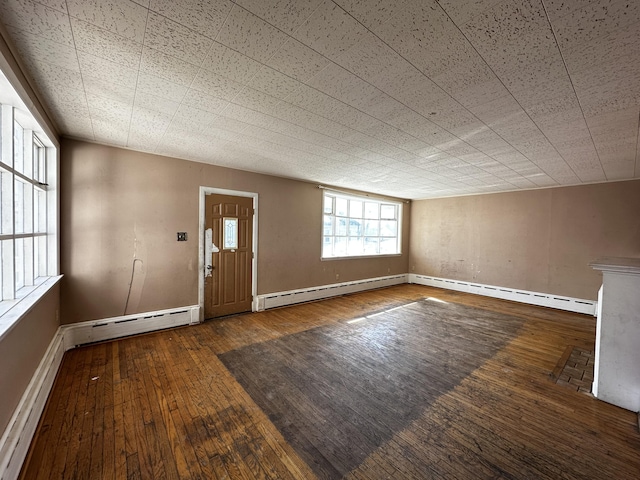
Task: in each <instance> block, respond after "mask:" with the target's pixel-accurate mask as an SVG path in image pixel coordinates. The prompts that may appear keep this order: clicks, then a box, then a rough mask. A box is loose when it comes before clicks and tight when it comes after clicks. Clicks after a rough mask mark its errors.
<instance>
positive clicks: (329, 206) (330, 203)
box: [324, 195, 334, 213]
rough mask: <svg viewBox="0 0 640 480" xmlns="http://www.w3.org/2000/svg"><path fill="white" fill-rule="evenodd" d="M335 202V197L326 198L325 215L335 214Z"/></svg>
mask: <svg viewBox="0 0 640 480" xmlns="http://www.w3.org/2000/svg"><path fill="white" fill-rule="evenodd" d="M333 200H334V197H332V196H330V195H325V196H324V213H333Z"/></svg>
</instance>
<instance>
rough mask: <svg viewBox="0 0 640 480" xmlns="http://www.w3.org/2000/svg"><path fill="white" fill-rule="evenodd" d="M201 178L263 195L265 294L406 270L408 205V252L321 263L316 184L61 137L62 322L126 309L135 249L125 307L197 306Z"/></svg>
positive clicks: (261, 278) (261, 274)
mask: <svg viewBox="0 0 640 480" xmlns="http://www.w3.org/2000/svg"><path fill="white" fill-rule="evenodd" d="M200 186H208V187H216V188H225V189H232V190H239V191H248V192H257V193H258V195H259V226H258V230H259V232H258V239H259V243H258V293H259V294H264V293H270V292H277V291H283V290H291V289H297V288H304V287H309V286H314V285H324V284H330V283H336V282H337V281H340V282H341V281H348V280H356V279H362V278H369V277H378V276H384V275H389V274H399V273H406V272H407V269H408V258H409V256H408V253H407V252H408V237H409V229H408V223H409V222H408V219H409V217H410V208H409V205H405V207H406V209H405V218H406V219H407V220H406V221H405V230H404V246H403V252H405V253H404V254H403V255H402V256H398V257H392V258H389V257H387V258H379V259H350V260H333V261H324V262H322V261H320V241H321V226H322V218H321V215H322V212H321V199H322V191H321V190H320V189H318V188H317V185H314V184H310V183H306V182H300V181H295V180H289V179H284V178H279V177H273V176H268V175H260V174H255V173H248V172H243V171H239V170H232V169H227V168H221V167H215V166H212V165H207V164H203V163H196V162H189V161H185V160H178V159H174V158H168V157H161V156H157V155H150V154H143V153H138V152H133V151H129V150H124V149H118V148H112V147H105V146H101V145H96V144H91V143H86V142H80V141H75V140H69V139H64V140H63V141H62V149H61V191H62V198H61V244H62V246H61V269H62V272H63V273H64V275H65V277H64V279H63V283H62V292H61V295H62V300H61V301H62V312H61V313H62V323H72V322H78V321H83V320H91V319H98V318H106V317H112V316H118V315H123V314H124V309H125V303H126V299H127V293H128V288H129V283H130V280H131V272H132V263H133V259H134V256H135V257H136V258H139V259H141V260H142V261H143V264H142V268H141V269H139V267H140V264H139V263H138V265H137V266H136V274H135V276H134V281H133V287H132V291H131V295H130V299H129V304H128V308H127V312H126V313H127V314H130V313H139V312H147V311H154V310H159V309H164V308H172V307H180V306H186V305H195V304H197V303H198V271H197V270H198V200H199V199H198V196H199V187H200ZM178 231H185V232H187V234H188V238H189V239H188V241H187V242H177V241H176V232H178ZM336 274H338V275H339V279H338V280H336Z"/></svg>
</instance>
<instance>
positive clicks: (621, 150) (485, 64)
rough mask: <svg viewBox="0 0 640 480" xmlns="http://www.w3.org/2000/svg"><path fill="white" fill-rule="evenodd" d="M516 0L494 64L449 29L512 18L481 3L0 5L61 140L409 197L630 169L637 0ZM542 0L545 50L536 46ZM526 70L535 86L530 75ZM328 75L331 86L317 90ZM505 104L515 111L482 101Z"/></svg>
mask: <svg viewBox="0 0 640 480" xmlns="http://www.w3.org/2000/svg"><path fill="white" fill-rule="evenodd" d="M42 3H46V6H45V5H43V4H42ZM208 3H209V2H207V4H208ZM438 3H439V4H438ZM516 3H518V4H521V5H520V6H521V7H522V8H525V7H527V8H529V6H533V8H530V9H529V14H530V16H531V15H533V17H532V18H534V19H537V20H536V21H534V22H527V23H525V24H522V21H521V19H518V18H516V19H515V24H516V25H520V26H521V27H522V28H524V29H525V30H526V29H527V28H528V29H529V32H528V33H527V35H528V37H527V38H526V39H525V41H524V42H523V41H522V40H520V41H518V39H517V38H516V39H515V40H514V41H513V42H511V43H509V42H507V43H506V46H507V47H509V48H511V49H512V54H511V55H509V56H507V57H504V56H503V57H500V55H498V53H499V50H500V48H499V47H504V46H505V44H504V42H503V43H501V44H499V46H498V47H495V46H494V47H492V48H490V49H489V50H487V51H486V54H485V55H478V54H477V53H476V52H479V51H482V52H484V51H483V50H482V48H481V47H482V46H483V45H484V44H483V43H482V41H480V40H479V41H478V42H475V43H474V42H472V41H469V40H468V39H467V37H466V36H465V35H463V34H462V32H463V28H464V27H465V25H467V24H469V25H473V22H476V23H478V22H479V21H480V20H483V19H484V20H486V19H487V18H488V16H489V15H494V14H495V12H502V14H503V17H504V15H505V12H506V13H508V12H509V11H512V8H513V2H506V1H505V2H503V1H495V0H485V1H483V2H462V1H458V0H456V1H455V2H454V1H453V0H440V2H435V1H429V2H427V1H413V0H402V1H391V0H377V1H375V2H360V1H357V0H340V1H336V2H332V1H328V0H324V1H322V0H311V1H308V2H307V1H305V2H301V1H295V0H278V1H275V0H274V1H258V0H238V1H236V2H231V1H229V0H226V1H220V2H217V3H215V6H213V4H211V5H209V7H214V10H202V8H203V5H205V4H203V3H201V2H198V1H196V0H183V1H180V2H175V1H170V0H151V1H148V2H144V1H138V2H134V3H130V2H115V3H114V2H112V1H111V2H109V1H101V0H90V1H81V0H68V1H67V2H66V3H65V2H64V1H63V0H46V1H45V0H43V1H42V2H40V3H38V2H32V1H31V0H20V1H19V0H7V1H6V2H3V6H2V7H0V12H2V14H3V16H2V18H3V20H2V21H3V22H6V25H5V27H6V28H7V30H8V33H9V36H10V38H11V39H12V40H13V42H14V43H15V44H16V45H17V50H18V52H19V54H20V55H21V57H22V59H23V61H24V62H23V63H24V64H25V66H26V67H27V69H28V71H29V72H30V73H31V76H32V77H33V78H34V82H35V84H36V86H37V88H39V90H40V91H41V93H42V94H43V95H44V96H45V98H46V99H47V100H48V101H49V102H48V106H49V107H50V109H51V111H52V112H53V113H54V114H55V118H56V119H57V120H58V121H59V124H60V126H62V127H63V128H64V129H65V132H67V133H69V134H71V135H73V136H75V137H80V138H88V139H92V140H97V141H100V142H103V143H110V144H114V145H125V146H126V145H127V141H126V140H124V141H123V137H124V134H125V132H126V135H127V136H130V138H131V142H129V144H128V147H129V148H131V147H135V148H138V149H140V150H144V151H156V152H157V153H163V152H171V153H172V154H173V155H175V156H178V157H180V158H192V159H196V160H198V161H206V162H209V163H218V164H225V165H227V166H232V167H234V168H246V169H248V170H252V171H265V172H269V173H276V174H281V175H283V176H292V173H291V172H295V173H296V175H300V176H301V177H303V178H305V179H308V180H313V181H318V182H325V183H328V181H327V180H325V178H326V179H338V180H339V181H340V182H341V183H340V184H339V186H344V187H349V186H350V185H349V182H350V178H353V179H354V182H355V181H356V179H357V184H358V186H359V188H363V189H365V190H370V191H377V192H380V193H385V194H391V195H398V196H407V197H411V198H428V197H432V196H444V195H447V196H448V195H454V194H466V193H474V192H476V193H477V192H485V191H491V190H492V189H495V190H496V191H498V190H515V189H519V188H535V187H542V186H550V185H557V184H575V183H581V182H592V181H601V180H602V179H603V173H602V172H603V169H604V172H606V174H607V176H611V178H631V177H634V176H637V175H638V173H639V172H638V170H639V169H638V162H639V161H640V154H639V151H638V104H639V103H640V102H639V101H638V92H639V90H640V88H639V87H638V80H637V78H638V75H637V72H638V69H637V65H638V64H640V62H638V61H637V59H638V58H637V48H636V46H637V44H638V40H637V39H638V37H639V35H637V33H638V22H639V17H638V15H639V14H638V11H639V10H640V8H637V7H638V6H637V5H632V6H631V7H629V6H626V7H625V5H624V4H625V2H622V1H614V2H606V3H607V5H606V7H607V8H608V11H609V12H613V13H610V14H609V15H608V16H607V15H605V18H600V17H599V16H598V15H600V16H602V15H601V13H599V11H598V8H599V7H600V6H601V4H603V3H604V1H599V0H593V1H592V2H587V3H585V2H578V3H579V5H577V4H571V5H567V4H566V2H564V3H563V2H559V1H555V0H545V2H544V5H543V4H542V2H540V1H532V2H522V1H517V2H516ZM569 3H571V2H569ZM634 3H635V2H634ZM116 7H117V8H116ZM572 7H573V8H572ZM67 8H68V10H67ZM541 8H543V9H546V12H547V13H548V17H549V20H548V23H547V27H546V28H549V24H552V25H553V27H554V29H555V31H556V32H557V38H558V42H559V43H560V45H559V46H558V45H556V44H555V41H554V42H552V44H545V43H544V42H543V41H538V40H544V39H543V38H541V37H540V34H541V32H543V30H544V21H543V20H545V18H542V19H541V18H539V15H540V13H541V11H540V10H541ZM198 9H200V10H198ZM430 9H431V10H430ZM434 9H435V10H434ZM123 11H124V12H125V13H124V15H123ZM347 12H348V13H347ZM427 12H428V14H427ZM434 12H436V13H437V15H436V14H435V13H434ZM443 15H444V16H445V17H446V18H447V20H445V19H444V17H443ZM535 15H538V17H536V16H535ZM498 17H499V15H498V16H496V15H494V16H493V17H492V18H493V19H489V20H490V22H489V24H490V23H491V21H493V22H494V25H495V22H496V21H497V20H496V18H498ZM507 17H508V18H510V17H509V15H507ZM436 18H439V20H438V21H435V20H434V19H436ZM356 19H357V20H356ZM416 19H418V20H416ZM403 21H404V22H405V23H402V22H403ZM65 22H66V23H65ZM411 22H414V23H415V24H416V25H419V27H420V28H419V30H420V31H418V32H413V33H412V32H410V31H407V30H410V29H408V28H403V25H409V24H410V23H411ZM518 22H520V23H518ZM536 22H538V23H536ZM598 22H599V23H598ZM536 25H537V28H534V27H536ZM495 26H497V27H501V28H507V29H508V28H509V25H508V24H506V25H505V21H504V20H501V21H499V22H498V24H497V25H495ZM525 27H526V28H525ZM457 29H459V30H457ZM634 34H635V35H634ZM429 38H431V39H436V38H437V39H438V40H439V42H438V44H437V45H435V47H432V48H430V49H424V48H423V47H421V46H419V45H418V44H419V43H420V42H418V40H416V39H422V40H425V39H429ZM394 39H395V40H394ZM397 39H402V40H404V44H403V46H402V47H398V46H397V44H394V42H396V41H399V40H397ZM512 40H513V39H512ZM223 44H226V45H223ZM385 45H386V46H387V47H386V48H385V47H384V46H385ZM585 45H587V46H586V47H585ZM600 45H602V46H600ZM229 47H231V48H229ZM553 48H556V54H550V53H549V52H553ZM590 51H591V52H596V53H598V55H599V56H600V57H601V58H603V59H606V61H603V62H600V63H597V64H594V63H593V60H591V56H590V55H589V52H590ZM398 52H400V53H398ZM560 52H562V56H564V58H562V57H560V59H558V58H557V57H559V53H560ZM619 52H620V54H619V55H615V54H618V53H619ZM74 53H75V55H74ZM247 55H249V56H247ZM292 55H295V57H293V59H292V57H291V56H292ZM74 57H75V58H74ZM520 57H524V58H529V60H528V63H527V62H525V63H524V64H522V62H515V63H514V61H515V60H516V59H519V58H520ZM43 58H45V59H46V60H45V61H43ZM294 59H295V60H294ZM412 59H414V60H415V61H417V62H418V63H417V64H416V65H418V64H419V65H420V68H421V69H422V70H423V71H420V69H416V68H415V65H414V64H413V63H412V61H411V60H412ZM500 61H503V63H504V65H498V62H500ZM564 61H566V67H565V65H564ZM225 65H229V67H228V68H224V66H225ZM221 67H223V68H222V70H221ZM536 67H537V68H538V70H542V71H543V72H544V71H546V72H548V73H549V75H548V77H549V79H547V75H542V77H544V78H542V80H540V77H541V75H540V73H537V76H536V77H533V78H531V77H527V75H530V74H531V72H533V73H536V70H535V68H536ZM605 67H606V68H605ZM336 68H338V69H342V70H344V71H345V72H347V74H346V75H342V76H343V77H344V82H343V83H341V87H340V88H338V89H336V88H335V84H334V85H331V81H329V82H327V81H326V79H325V83H324V84H318V81H319V80H320V79H322V78H323V76H326V75H328V74H329V73H330V72H334V73H335V72H338V73H339V72H340V70H336ZM501 68H502V70H501ZM563 68H565V70H564V72H563ZM247 69H248V70H247ZM589 69H591V70H592V71H593V72H594V75H592V76H590V75H589V74H588V72H589ZM612 71H615V76H614V77H612V76H611V75H612V74H611V73H610V72H612ZM104 72H108V73H109V80H111V81H106V80H105V78H104V76H105V73H104ZM414 72H417V74H416V73H414ZM220 73H222V74H223V75H224V76H220V75H219V74H220ZM216 74H218V76H216ZM234 75H235V76H236V78H235V80H233V79H232V78H230V77H233V76H234ZM563 75H564V76H563ZM132 77H133V78H135V81H134V82H132V80H133V78H132ZM328 78H329V79H331V77H328ZM503 79H504V81H503ZM567 79H568V84H569V86H570V87H571V89H569V88H568V86H567ZM78 80H80V84H79V85H78ZM234 81H235V82H236V84H237V86H234V83H233V82H234ZM610 83H613V84H614V85H611V86H610V85H609V84H610ZM74 85H75V87H74ZM319 86H320V87H321V88H318V87H319ZM325 90H327V92H326V93H325ZM213 91H215V94H214V95H211V92H213ZM365 92H367V93H366V95H365ZM572 94H573V98H572V96H571V95H572ZM509 97H511V98H512V99H514V98H517V99H518V101H517V102H516V109H515V110H510V108H511V107H509V106H508V103H507V104H502V105H503V106H501V104H500V102H496V100H498V99H500V100H503V101H504V100H505V99H506V98H509ZM242 109H244V110H242ZM199 111H201V112H206V114H207V115H205V114H204V113H203V114H199V113H197V112H199ZM434 111H435V112H436V115H430V114H431V113H432V112H434ZM510 111H513V114H515V118H509V115H512V113H509V112H510ZM127 114H129V115H130V119H131V121H130V125H129V128H128V129H127V128H126V127H124V126H123V124H125V122H124V120H123V119H124V118H126V115H127ZM523 114H524V116H523ZM208 115H211V116H208ZM227 115H228V116H227ZM432 117H434V118H432ZM527 117H528V118H527ZM199 119H202V121H203V122H204V125H200V126H199V125H196V122H197V121H199ZM268 119H273V120H272V121H271V122H268ZM287 127H288V128H287ZM159 132H161V133H159ZM249 133H251V135H249ZM585 138H586V139H591V141H592V148H589V147H585V142H584V139H585ZM181 140H184V141H183V142H181ZM220 140H222V142H223V143H222V144H220V145H214V144H215V142H218V141H220ZM248 143H251V144H252V145H249V146H247V145H248ZM194 145H197V146H198V147H199V148H195V147H194ZM207 146H209V147H210V148H208V149H206V147H207ZM202 147H205V148H202ZM202 150H210V151H211V152H215V154H214V153H212V154H211V155H210V156H207V154H206V153H203V152H202ZM243 152H244V153H243ZM261 152H262V153H261ZM280 156H281V158H282V159H283V160H284V161H283V162H281V161H279V158H280ZM563 157H564V158H563ZM438 158H440V160H437V159H438ZM367 159H370V160H369V161H368V160H367ZM372 162H373V163H372ZM436 162H439V163H436ZM569 165H571V166H572V168H571V167H569ZM305 167H308V168H305ZM282 168H284V169H285V170H281V171H279V170H278V169H282ZM341 168H346V170H345V171H348V172H350V173H349V175H340V172H339V170H340V169H341ZM286 169H289V172H288V171H287V170H286ZM598 169H599V172H598ZM576 173H580V175H581V178H579V176H578V175H576ZM310 177H313V178H310ZM382 178H385V179H386V181H381V179H382ZM409 178H411V179H412V182H411V183H409V182H408V179H409ZM367 179H369V180H367ZM403 181H404V182H405V183H406V184H407V185H403V189H402V190H398V187H399V186H401V185H402V182H403ZM367 185H368V187H367ZM403 191H406V194H403Z"/></svg>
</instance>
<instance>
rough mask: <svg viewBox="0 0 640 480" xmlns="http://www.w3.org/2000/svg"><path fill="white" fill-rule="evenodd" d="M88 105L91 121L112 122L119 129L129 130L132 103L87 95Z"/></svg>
mask: <svg viewBox="0 0 640 480" xmlns="http://www.w3.org/2000/svg"><path fill="white" fill-rule="evenodd" d="M87 105H88V107H89V112H90V114H91V120H92V121H93V120H96V119H102V120H104V121H112V122H113V123H115V124H117V126H118V127H119V128H123V127H124V128H128V127H129V123H130V121H131V111H132V108H133V104H132V103H124V102H120V101H118V100H116V99H111V98H105V97H101V96H98V95H94V94H87Z"/></svg>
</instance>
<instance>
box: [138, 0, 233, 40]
mask: <svg viewBox="0 0 640 480" xmlns="http://www.w3.org/2000/svg"><path fill="white" fill-rule="evenodd" d="M232 7H233V2H232V1H231V0H180V1H179V2H176V1H175V0H151V3H150V4H149V8H150V9H151V10H153V11H154V12H157V13H159V14H160V15H162V16H164V17H167V18H170V19H171V20H173V21H175V22H177V23H179V24H181V25H184V26H185V27H187V28H190V29H191V30H194V31H196V32H200V33H201V34H203V35H205V36H207V37H209V38H215V37H216V35H217V33H218V31H219V30H220V28H221V27H222V24H223V23H224V20H225V19H226V18H227V15H228V14H229V12H230V11H231V8H232Z"/></svg>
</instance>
